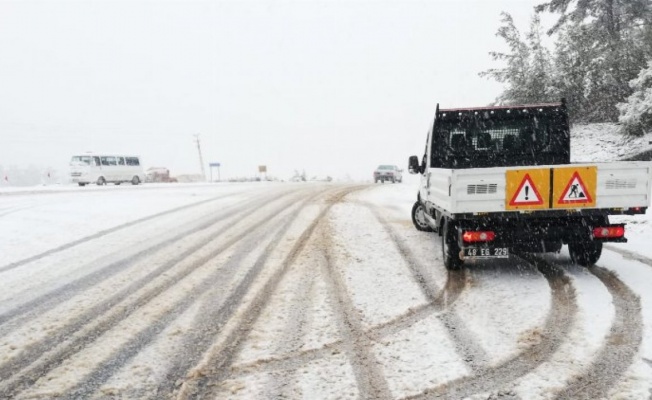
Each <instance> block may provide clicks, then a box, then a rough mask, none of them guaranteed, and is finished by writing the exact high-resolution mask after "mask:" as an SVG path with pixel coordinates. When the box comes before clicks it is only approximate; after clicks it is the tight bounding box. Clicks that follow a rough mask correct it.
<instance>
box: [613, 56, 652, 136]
mask: <svg viewBox="0 0 652 400" xmlns="http://www.w3.org/2000/svg"><path fill="white" fill-rule="evenodd" d="M630 86H631V88H632V90H633V91H634V93H633V94H632V95H631V96H629V98H628V99H627V102H626V103H621V104H618V109H619V110H620V113H621V114H620V118H619V121H620V123H621V124H622V129H623V133H625V134H629V135H633V136H641V135H643V134H645V132H646V131H652V61H649V62H648V64H647V68H645V69H643V70H641V72H640V73H639V75H638V77H636V79H633V80H632V81H631V82H630Z"/></svg>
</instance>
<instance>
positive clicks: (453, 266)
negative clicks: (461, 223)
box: [441, 218, 463, 271]
mask: <svg viewBox="0 0 652 400" xmlns="http://www.w3.org/2000/svg"><path fill="white" fill-rule="evenodd" d="M441 252H442V256H443V258H444V266H445V267H446V269H448V270H451V271H456V270H459V269H460V268H462V263H463V261H462V260H460V246H459V244H458V243H457V228H456V226H455V222H453V221H452V220H450V219H448V218H447V219H446V221H445V222H444V229H443V230H442V233H441Z"/></svg>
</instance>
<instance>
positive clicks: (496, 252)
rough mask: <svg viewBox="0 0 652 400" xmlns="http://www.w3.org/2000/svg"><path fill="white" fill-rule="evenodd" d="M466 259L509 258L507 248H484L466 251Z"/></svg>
mask: <svg viewBox="0 0 652 400" xmlns="http://www.w3.org/2000/svg"><path fill="white" fill-rule="evenodd" d="M464 257H475V258H509V248H507V247H483V248H479V249H476V248H469V249H464Z"/></svg>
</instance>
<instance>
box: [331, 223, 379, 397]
mask: <svg viewBox="0 0 652 400" xmlns="http://www.w3.org/2000/svg"><path fill="white" fill-rule="evenodd" d="M331 230H332V228H331V227H330V224H328V223H327V224H326V225H324V226H322V230H321V232H320V238H321V242H322V243H323V245H322V246H320V247H322V248H323V250H322V254H323V257H324V262H322V263H321V268H322V271H323V272H322V274H323V276H324V278H325V279H326V283H327V286H328V287H329V289H330V292H331V294H332V296H333V297H334V298H335V301H334V302H333V303H334V308H335V320H336V321H337V325H338V327H339V331H340V334H341V336H342V341H343V346H342V347H343V348H344V351H345V352H346V354H347V355H348V358H349V362H350V363H351V366H352V368H353V373H354V375H355V379H356V383H357V385H358V391H359V395H358V396H359V397H360V398H363V399H391V398H392V395H391V391H390V390H389V384H388V383H387V380H386V379H385V376H384V374H383V371H382V367H379V365H380V362H379V361H378V359H377V358H376V356H375V355H374V353H373V349H372V346H373V339H372V338H371V337H369V336H367V334H366V332H365V330H364V329H363V327H362V326H363V325H362V318H361V316H360V313H359V311H358V310H356V308H355V305H354V304H353V301H352V300H351V297H350V295H349V293H348V290H347V287H346V283H345V282H344V279H343V278H342V275H341V274H340V273H339V272H338V271H337V270H336V266H335V264H334V261H333V259H334V257H333V254H332V252H333V243H332V241H331V240H330V238H331V237H332V233H331Z"/></svg>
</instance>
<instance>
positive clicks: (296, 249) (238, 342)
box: [179, 186, 364, 399]
mask: <svg viewBox="0 0 652 400" xmlns="http://www.w3.org/2000/svg"><path fill="white" fill-rule="evenodd" d="M363 188H364V186H362V187H357V186H355V187H350V188H347V189H345V190H342V191H340V192H338V193H337V194H335V195H334V196H333V197H332V198H330V199H328V200H327V204H326V206H325V207H324V209H323V210H322V211H321V212H320V213H319V215H318V216H317V217H316V218H315V219H314V220H313V221H312V222H311V224H310V225H309V226H308V227H307V228H306V230H304V232H303V233H302V234H301V236H300V237H299V238H298V239H297V240H296V242H295V243H294V245H293V246H292V248H291V250H290V252H289V253H288V255H287V256H286V257H285V258H284V260H283V261H282V262H281V266H280V267H279V269H278V270H277V271H276V272H275V273H274V274H273V275H272V277H270V278H269V279H268V280H267V282H266V283H265V284H264V286H263V288H262V289H261V290H260V291H259V294H258V295H257V296H256V297H255V298H254V299H253V300H252V301H251V302H250V303H249V304H248V305H246V307H245V309H244V311H243V312H242V314H241V316H240V317H239V322H238V323H237V325H236V326H234V327H233V328H232V329H231V330H230V331H229V332H226V334H225V336H224V337H223V338H222V340H221V341H220V342H219V343H218V344H217V345H216V346H214V347H213V348H211V349H210V350H208V354H206V356H205V358H204V360H202V361H201V362H200V363H199V364H198V365H197V367H195V368H194V370H190V371H189V375H188V377H187V380H186V382H184V383H183V385H182V386H181V390H180V392H179V397H180V398H182V399H203V398H208V397H210V396H211V394H212V392H213V390H214V389H215V388H217V387H218V386H219V384H220V383H221V382H222V381H223V380H224V379H225V378H226V377H227V376H228V373H229V370H230V366H231V364H232V363H233V360H234V358H235V355H236V354H237V353H238V352H239V351H240V349H241V347H242V345H243V343H244V341H245V340H246V338H247V337H248V336H249V334H250V332H251V330H252V329H253V325H254V324H255V322H256V321H257V320H258V317H259V316H260V313H261V312H262V310H263V308H264V307H265V305H266V304H267V303H268V300H269V298H270V297H271V295H272V293H273V292H274V291H275V290H276V288H277V286H278V284H279V282H280V281H281V279H282V278H283V276H284V275H285V274H286V273H287V271H288V269H289V268H290V266H291V265H292V264H293V263H294V262H295V260H296V259H297V257H298V256H299V254H300V253H301V252H302V251H303V250H304V248H305V247H306V244H307V243H308V239H309V238H310V237H311V236H312V234H313V232H314V231H315V229H316V227H317V226H318V224H319V223H320V221H322V220H323V219H324V217H325V215H326V214H327V213H328V211H329V210H330V208H331V207H332V206H333V204H335V203H337V202H338V201H340V200H341V199H342V198H343V197H344V196H346V195H347V194H348V193H350V192H353V191H355V190H360V189H363Z"/></svg>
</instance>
